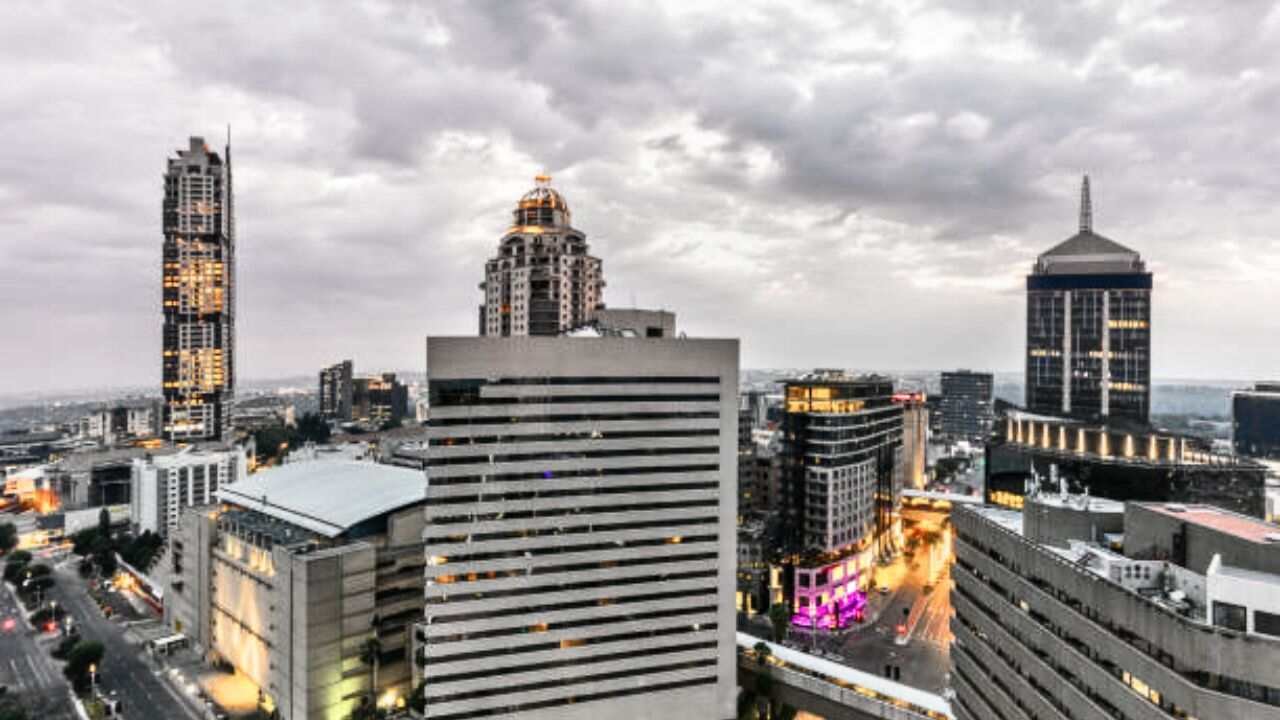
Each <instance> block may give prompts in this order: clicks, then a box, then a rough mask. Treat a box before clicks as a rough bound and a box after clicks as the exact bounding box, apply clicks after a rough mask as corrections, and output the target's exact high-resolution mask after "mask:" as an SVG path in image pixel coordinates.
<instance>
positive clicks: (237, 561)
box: [164, 461, 423, 720]
mask: <svg viewBox="0 0 1280 720" xmlns="http://www.w3.org/2000/svg"><path fill="white" fill-rule="evenodd" d="M356 489H358V492H356V491H354V490H356ZM422 490H423V484H422V474H421V473H420V472H417V471H414V470H406V469H404V468H397V467H392V466H388V465H379V464H376V463H372V462H342V461H332V462H310V463H294V464H291V465H286V466H283V467H279V468H273V469H271V470H267V471H264V472H260V473H256V474H255V475H253V476H251V477H250V478H248V479H247V480H244V481H241V482H238V483H234V484H231V485H228V486H225V487H223V488H220V489H219V491H218V493H217V498H216V500H217V504H215V505H211V506H206V507H201V508H192V509H189V510H188V511H187V512H186V513H184V514H183V515H182V518H181V520H180V522H179V524H178V527H177V528H175V532H174V533H173V534H172V535H171V536H170V553H169V558H170V562H171V563H172V565H171V567H170V568H169V576H170V586H169V587H168V588H166V589H165V593H164V609H165V621H166V623H167V624H168V625H169V626H170V627H171V628H173V630H175V631H176V632H180V633H183V634H184V635H186V636H187V637H188V638H190V639H191V641H192V643H193V646H194V647H195V648H196V649H197V650H198V651H199V652H201V653H202V654H204V655H205V656H206V657H209V658H212V659H216V660H218V661H221V662H225V663H227V664H230V665H231V666H232V667H234V668H235V670H236V672H237V674H239V675H240V676H242V677H244V678H247V679H248V680H249V681H250V682H252V683H253V684H254V685H255V686H256V687H257V688H258V689H259V691H260V693H261V698H262V700H263V702H264V705H265V707H266V708H267V709H268V712H270V711H271V710H275V711H278V712H279V717H281V718H283V720H344V719H345V718H348V717H350V716H351V714H352V712H353V711H354V710H355V709H356V708H358V707H360V706H361V705H363V704H366V703H376V704H377V705H378V707H380V708H382V709H393V708H396V707H398V706H399V704H400V703H402V702H403V701H404V700H405V699H406V698H407V696H408V694H409V693H410V692H411V691H412V685H411V680H412V676H413V673H412V671H411V668H410V661H409V648H410V646H411V640H410V631H411V628H412V627H413V624H414V622H415V621H416V620H418V619H419V618H421V617H422V570H423V556H422V530H423V513H422ZM371 650H372V652H371ZM374 658H376V662H374Z"/></svg>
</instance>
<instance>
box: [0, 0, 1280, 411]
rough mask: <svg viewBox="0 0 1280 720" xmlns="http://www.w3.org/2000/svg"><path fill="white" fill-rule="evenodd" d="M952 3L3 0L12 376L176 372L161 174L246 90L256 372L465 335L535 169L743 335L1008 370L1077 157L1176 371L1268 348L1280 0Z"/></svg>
mask: <svg viewBox="0 0 1280 720" xmlns="http://www.w3.org/2000/svg"><path fill="white" fill-rule="evenodd" d="M938 5H939V6H934V5H933V4H931V3H927V2H902V1H901V0H891V1H886V2H883V3H877V2H834V3H830V4H816V3H815V4H809V3H769V4H767V5H764V6H761V7H752V6H751V5H750V4H749V3H742V2H733V3H724V4H722V5H714V4H704V3H701V2H696V1H690V0H678V1H677V2H673V3H671V4H670V5H668V6H666V7H664V8H662V9H655V7H654V6H651V5H650V4H648V3H642V4H636V5H628V4H625V3H622V2H612V1H611V2H607V3H606V2H601V3H598V4H596V3H512V2H493V3H481V2H457V3H409V4H397V3H367V4H363V5H359V6H357V4H355V3H322V4H314V3H307V4H296V5H295V4H292V3H243V4H240V3H202V4H200V3H197V4H192V3H172V4H169V5H168V6H165V5H164V4H160V3H137V4H136V5H133V4H118V3H109V2H103V3H89V4H85V3H73V2H65V3H58V2H48V3H4V4H3V5H0V136H2V137H3V139H4V147H3V150H0V321H2V322H0V328H2V329H3V332H2V333H0V392H11V391H16V390H28V389H57V388H68V387H86V386H101V385H117V384H149V383H152V382H155V383H158V382H159V355H160V348H159V343H160V323H161V317H160V310H159V298H160V287H159V279H160V269H159V268H160V248H161V232H160V197H161V173H162V172H163V169H164V164H165V158H166V157H167V156H168V155H170V154H171V153H173V152H174V151H175V150H176V149H177V148H179V147H182V146H185V144H186V138H187V136H188V135H204V136H205V137H207V138H209V139H210V140H211V143H210V144H211V145H212V144H214V143H215V142H217V143H218V144H220V143H221V138H222V136H223V135H224V134H225V132H226V130H225V128H226V125H227V124H228V123H230V124H231V126H232V132H233V143H234V144H233V148H234V160H235V167H236V172H237V175H236V189H237V212H238V216H237V220H238V223H239V232H240V237H239V246H238V253H239V282H240V290H239V306H238V310H239V321H238V322H239V330H238V332H239V362H240V372H241V376H242V377H250V378H269V377H276V376H283V375H288V374H295V373H304V372H306V373H309V372H312V371H313V370H314V369H316V368H318V367H319V366H320V365H321V364H323V363H328V362H333V361H335V360H337V359H340V358H343V357H352V358H354V359H355V361H356V365H357V369H358V370H368V371H372V370H377V369H384V368H385V369H421V368H422V366H423V364H424V358H423V343H422V338H423V337H424V336H425V335H427V334H456V333H462V334H469V333H474V332H475V327H476V306H477V304H478V302H479V300H480V292H479V290H478V289H477V287H476V285H477V283H478V282H479V281H480V280H481V275H482V266H483V262H484V260H485V258H486V257H487V256H488V255H489V254H490V253H491V252H493V250H494V248H495V247H496V243H497V240H498V238H499V236H500V234H501V233H502V231H503V230H504V228H505V227H506V225H507V223H508V221H509V219H510V214H509V213H510V210H511V208H512V206H513V203H514V202H515V200H516V199H517V198H518V197H519V195H520V194H521V193H522V192H523V191H525V190H526V189H528V188H529V187H530V186H531V185H532V181H533V176H534V175H535V174H536V173H538V172H542V171H546V172H548V173H550V174H551V175H553V176H554V181H553V184H554V185H555V186H556V187H557V188H558V189H560V190H561V191H562V192H563V193H564V194H565V196H566V197H567V198H568V200H569V203H570V206H571V207H572V209H573V211H574V220H575V225H577V226H578V227H579V228H581V229H582V230H584V231H585V232H586V233H588V237H589V240H590V241H591V243H592V246H593V248H594V250H595V252H596V254H598V255H599V256H600V257H602V258H603V259H604V269H605V277H606V280H607V282H608V288H607V290H606V300H607V301H608V302H609V303H610V304H612V305H619V306H621V305H629V304H631V303H633V302H634V303H636V304H639V305H642V306H661V307H665V308H669V309H673V310H675V311H677V312H678V314H679V318H680V321H681V324H682V326H683V329H685V330H687V331H688V332H689V333H690V334H691V335H701V336H736V337H741V338H742V350H743V364H744V365H746V366H749V367H764V366H787V367H800V366H812V365H819V366H845V367H860V368H866V367H880V368H903V369H909V368H921V369H923V368H942V367H951V366H966V367H978V368H992V369H997V370H1014V369H1016V368H1018V367H1020V363H1021V360H1020V358H1021V344H1022V342H1023V333H1024V326H1023V323H1024V313H1025V307H1024V304H1025V300H1024V297H1023V289H1022V288H1023V283H1024V279H1023V278H1024V276H1025V274H1026V272H1027V270H1028V269H1029V267H1030V265H1031V263H1032V261H1033V259H1034V257H1035V255H1036V254H1037V253H1038V252H1040V251H1042V250H1044V249H1047V248H1048V247H1050V246H1051V245H1053V244H1054V243H1056V242H1058V241H1060V240H1062V239H1064V238H1065V237H1067V236H1068V235H1070V234H1071V233H1072V232H1074V229H1075V225H1076V222H1077V220H1076V212H1077V208H1076V204H1077V196H1078V192H1079V177H1080V175H1081V173H1083V172H1086V171H1087V172H1089V173H1090V174H1091V176H1092V184H1093V188H1094V207H1095V228H1096V229H1097V230H1098V231H1099V232H1101V233H1103V234H1105V235H1107V236H1109V237H1112V238H1114V239H1116V240H1118V241H1120V242H1122V243H1124V244H1127V245H1129V246H1130V247H1133V248H1135V249H1138V250H1140V251H1141V252H1142V253H1143V254H1144V256H1145V257H1146V258H1147V259H1148V262H1149V267H1150V268H1151V269H1152V270H1153V271H1154V272H1155V275H1156V291H1155V292H1156V295H1155V301H1154V302H1155V311H1154V314H1155V317H1154V338H1155V339H1154V344H1155V347H1154V372H1155V374H1156V375H1157V376H1158V377H1166V378H1168V377H1224V378H1252V377H1257V376H1276V375H1280V289H1278V287H1280V283H1278V282H1277V277H1278V276H1280V240H1278V239H1277V238H1278V237H1280V236H1278V235H1277V230H1278V229H1280V170H1278V169H1277V168H1280V133H1278V132H1277V118H1280V53H1277V52H1276V48H1277V47H1280V10H1276V9H1274V8H1271V7H1270V6H1269V5H1268V4H1266V3H1252V2H1243V1H1241V2H1231V3H1221V4H1219V3H1205V2H1198V1H1196V2H1186V3H1177V2H1168V3H1162V2H1122V3H1110V2H1088V3H1083V4H1079V5H1076V4H1071V3H1066V2H1053V3H1022V2H1007V3H1005V2H997V1H995V0H989V1H988V0H968V1H967V2H966V1H959V2H947V3H939V4H938ZM942 5H945V8H944V7H941V6H942ZM1210 6H1218V7H1215V8H1213V9H1211V8H1210ZM1028 8H1030V9H1028Z"/></svg>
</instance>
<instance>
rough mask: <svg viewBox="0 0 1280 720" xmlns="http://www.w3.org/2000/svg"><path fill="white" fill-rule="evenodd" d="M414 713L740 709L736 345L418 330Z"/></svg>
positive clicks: (563, 719)
mask: <svg viewBox="0 0 1280 720" xmlns="http://www.w3.org/2000/svg"><path fill="white" fill-rule="evenodd" d="M427 367H428V381H429V387H430V393H431V416H430V421H429V428H428V436H429V453H428V461H427V483H428V487H427V504H426V530H425V531H424V534H423V540H424V543H425V551H426V582H425V602H426V616H425V618H424V621H423V623H422V624H421V625H419V627H418V628H417V631H416V633H415V645H416V647H415V662H416V664H417V674H418V677H424V676H425V678H426V681H427V682H426V685H425V693H426V717H428V718H439V719H442V720H463V719H464V718H489V717H494V718H496V717H503V718H508V717H510V718H520V719H522V720H543V719H546V720H550V719H551V718H555V719H556V720H586V719H588V718H591V719H593V720H594V719H596V718H628V719H640V720H643V719H646V718H649V719H653V720H686V719H687V720H721V719H725V718H731V717H735V716H736V694H737V690H736V676H737V668H736V659H735V658H736V654H735V638H734V630H735V627H734V589H735V562H736V557H735V552H734V543H735V521H736V510H737V508H736V505H737V474H736V463H737V432H738V412H737V407H738V406H737V390H738V343H737V341H736V340H674V339H645V338H635V337H598V338H585V337H583V338H579V337H560V338H510V339H504V338H452V337H443V338H441V337H433V338H429V339H428V340H427Z"/></svg>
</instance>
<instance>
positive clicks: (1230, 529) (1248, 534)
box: [1138, 503, 1280, 548]
mask: <svg viewBox="0 0 1280 720" xmlns="http://www.w3.org/2000/svg"><path fill="white" fill-rule="evenodd" d="M1138 504H1139V505H1141V506H1142V507H1144V508H1147V509H1148V510H1152V511H1154V512H1158V513H1160V514H1161V515H1167V516H1169V517H1172V518H1177V519H1179V520H1182V521H1183V522H1189V523H1194V524H1196V525H1200V526H1202V527H1207V528H1212V529H1214V530H1217V531H1218V532H1220V533H1223V534H1225V535H1231V536H1234V537H1238V538H1240V539H1242V540H1248V541H1250V542H1256V543H1266V544H1272V543H1273V541H1272V540H1271V539H1270V538H1269V537H1268V536H1271V537H1275V538H1277V540H1276V541H1274V542H1275V543H1277V544H1276V546H1277V548H1280V525H1273V524H1271V523H1269V522H1263V521H1262V520H1258V519H1256V518H1251V517H1249V516H1247V515H1239V514H1237V513H1233V512H1229V511H1227V510H1223V509H1221V508H1216V507H1213V506H1212V505H1186V504H1180V503H1138Z"/></svg>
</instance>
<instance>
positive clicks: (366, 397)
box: [351, 373, 409, 427]
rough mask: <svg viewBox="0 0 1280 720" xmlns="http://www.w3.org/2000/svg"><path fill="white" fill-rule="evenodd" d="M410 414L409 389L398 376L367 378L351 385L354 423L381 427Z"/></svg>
mask: <svg viewBox="0 0 1280 720" xmlns="http://www.w3.org/2000/svg"><path fill="white" fill-rule="evenodd" d="M408 414H409V388H407V387H405V385H404V383H401V382H400V381H399V380H397V379H396V374H395V373H382V374H381V375H367V376H363V377H357V378H355V380H353V381H352V395H351V419H352V420H358V421H361V422H366V423H369V424H371V425H373V426H375V427H381V426H383V425H386V424H387V423H399V422H400V421H401V420H402V419H404V418H405V417H406V416H407V415H408Z"/></svg>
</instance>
